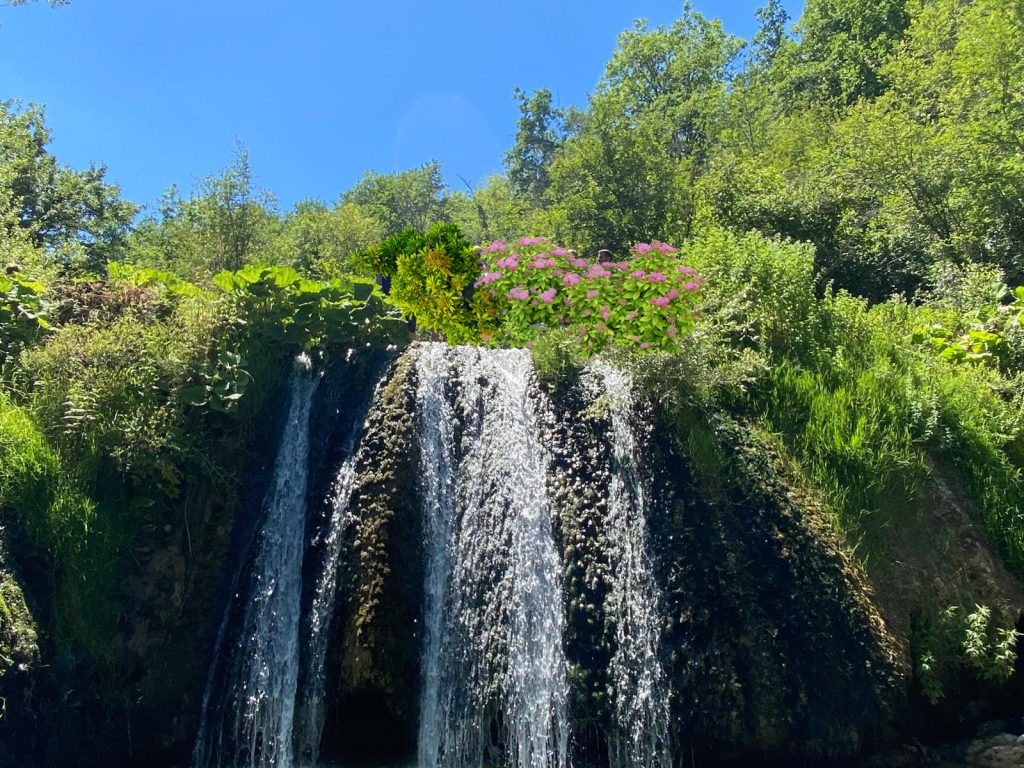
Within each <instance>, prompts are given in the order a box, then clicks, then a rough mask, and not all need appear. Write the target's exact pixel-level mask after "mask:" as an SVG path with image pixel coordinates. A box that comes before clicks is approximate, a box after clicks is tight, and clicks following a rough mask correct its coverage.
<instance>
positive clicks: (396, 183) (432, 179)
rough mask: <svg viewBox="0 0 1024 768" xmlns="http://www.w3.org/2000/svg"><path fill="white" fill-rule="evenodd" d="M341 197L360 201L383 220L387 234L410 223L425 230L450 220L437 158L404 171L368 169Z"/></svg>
mask: <svg viewBox="0 0 1024 768" xmlns="http://www.w3.org/2000/svg"><path fill="white" fill-rule="evenodd" d="M341 201H342V203H355V204H356V205H359V206H360V207H362V208H363V209H364V210H365V211H366V212H368V213H369V214H370V215H371V216H373V217H374V218H375V219H377V220H378V221H379V222H381V224H383V225H384V234H385V236H390V235H394V234H397V233H399V232H401V231H402V230H403V229H405V228H407V227H413V228H414V229H418V230H420V231H421V232H422V231H426V229H427V228H428V227H429V226H430V225H431V224H434V223H435V222H439V221H448V220H449V211H448V193H447V188H446V187H445V184H444V179H443V178H442V176H441V166H440V165H439V164H438V163H437V162H436V161H434V162H430V163H427V164H426V165H422V166H420V167H419V168H412V169H410V170H407V171H402V172H401V173H392V174H387V175H381V174H378V173H374V172H373V171H367V172H366V173H365V174H364V175H363V177H362V178H361V179H360V180H359V181H358V182H356V184H355V186H353V187H352V188H351V189H349V190H348V191H347V192H345V194H344V195H342V198H341Z"/></svg>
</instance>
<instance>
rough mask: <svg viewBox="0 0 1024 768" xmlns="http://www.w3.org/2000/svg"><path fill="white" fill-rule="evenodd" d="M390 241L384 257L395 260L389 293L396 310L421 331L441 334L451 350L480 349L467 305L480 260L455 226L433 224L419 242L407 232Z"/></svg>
mask: <svg viewBox="0 0 1024 768" xmlns="http://www.w3.org/2000/svg"><path fill="white" fill-rule="evenodd" d="M394 240H395V242H393V243H387V241H385V242H386V245H385V247H384V249H383V252H385V253H388V254H395V255H394V258H395V268H394V273H393V275H394V276H393V278H392V282H391V293H390V298H391V301H392V302H393V303H394V304H395V306H397V307H399V308H400V309H401V310H402V311H403V312H404V313H405V314H406V315H407V316H410V317H415V318H416V323H417V325H418V326H419V327H420V328H423V329H425V330H428V331H433V332H435V333H439V334H442V335H443V336H444V337H445V338H446V339H447V340H448V341H449V342H451V343H452V344H474V343H479V341H480V331H479V324H478V321H477V318H476V316H475V315H474V312H473V306H472V303H471V301H470V291H471V290H472V287H473V283H474V282H475V281H476V279H477V278H478V277H479V275H480V265H479V259H478V256H477V251H476V249H475V248H473V246H472V245H471V244H470V242H469V241H468V240H467V239H466V238H465V237H464V236H463V235H462V232H461V230H460V229H459V228H458V226H456V225H455V224H435V225H434V226H432V227H431V228H430V229H429V230H427V232H426V234H424V235H422V236H419V237H416V236H413V235H412V233H410V232H409V231H406V232H405V233H402V234H401V235H397V236H396V238H395V239H394ZM399 249H401V250H399ZM389 258H391V256H389Z"/></svg>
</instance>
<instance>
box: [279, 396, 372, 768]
mask: <svg viewBox="0 0 1024 768" xmlns="http://www.w3.org/2000/svg"><path fill="white" fill-rule="evenodd" d="M385 380H386V379H385V378H381V379H380V380H379V381H378V382H377V385H376V387H375V388H374V392H373V397H372V398H371V399H370V402H371V403H372V402H373V401H374V400H376V397H377V394H378V393H379V392H380V390H381V387H382V386H383V384H384V382H385ZM364 426H365V421H364V420H363V419H356V421H355V423H354V424H353V426H352V431H351V433H350V435H349V438H348V440H347V443H346V445H345V446H344V454H345V456H346V458H345V460H344V461H343V462H342V463H341V467H340V468H339V469H338V473H337V475H336V476H335V478H334V483H333V484H332V486H331V491H330V506H331V517H330V520H329V521H328V525H327V527H326V529H325V530H324V532H323V549H324V555H323V560H322V562H321V563H320V567H319V569H318V571H317V576H316V583H315V586H314V592H313V603H312V605H311V606H310V615H309V621H308V622H307V625H306V633H305V638H304V655H305V664H304V665H303V669H302V677H301V678H300V680H301V682H302V689H301V696H300V697H299V700H298V701H297V702H296V707H297V710H298V711H297V712H296V716H295V742H296V744H295V751H296V755H297V756H298V759H299V760H300V761H301V764H302V765H310V766H315V765H316V764H317V761H318V759H319V754H320V737H321V736H322V734H323V727H324V717H325V715H326V711H325V704H326V697H327V679H326V675H325V661H326V659H327V643H328V641H329V640H330V630H331V621H332V619H333V618H334V606H335V595H336V591H337V581H338V562H339V560H340V558H341V549H342V542H343V541H344V538H345V532H346V531H347V530H348V529H349V528H350V526H351V524H352V523H353V521H354V517H355V516H354V514H353V510H352V508H351V501H352V493H353V491H355V487H356V461H357V459H358V454H357V452H356V447H357V446H358V444H359V438H360V437H361V436H362V433H363V427H364Z"/></svg>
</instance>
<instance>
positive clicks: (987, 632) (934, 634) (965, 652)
mask: <svg viewBox="0 0 1024 768" xmlns="http://www.w3.org/2000/svg"><path fill="white" fill-rule="evenodd" d="M911 639H912V651H913V654H914V657H915V669H914V673H915V677H916V678H917V681H918V684H919V685H920V686H921V692H922V694H923V695H924V697H925V698H926V699H927V700H928V701H929V702H930V703H931V704H936V703H938V701H939V700H940V699H941V698H943V696H945V691H946V687H947V685H948V684H949V683H950V682H952V681H953V679H954V678H955V677H957V676H960V677H964V676H966V677H967V678H972V679H974V680H975V681H977V682H981V683H987V684H998V683H1002V682H1005V681H1007V680H1009V679H1010V677H1011V676H1012V675H1013V670H1014V665H1015V663H1016V661H1017V651H1016V646H1017V641H1018V640H1019V639H1020V633H1019V632H1018V631H1017V630H1015V629H1013V628H1012V627H999V626H998V625H997V623H996V622H995V620H994V619H993V616H992V610H991V609H990V608H989V607H988V606H985V605H976V606H975V607H974V610H968V609H966V608H963V607H961V606H956V605H953V606H949V607H948V608H946V609H945V610H943V611H942V613H941V614H940V615H939V617H938V620H937V621H935V622H933V623H932V624H930V625H929V626H922V627H918V628H917V629H916V630H915V632H914V634H913V637H912V638H911Z"/></svg>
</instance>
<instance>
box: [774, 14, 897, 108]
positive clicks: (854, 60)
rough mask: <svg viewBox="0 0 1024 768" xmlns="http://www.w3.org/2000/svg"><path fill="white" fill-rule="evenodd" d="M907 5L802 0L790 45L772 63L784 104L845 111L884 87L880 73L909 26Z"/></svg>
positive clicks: (884, 82)
mask: <svg viewBox="0 0 1024 768" xmlns="http://www.w3.org/2000/svg"><path fill="white" fill-rule="evenodd" d="M906 6H907V0H808V2H807V5H806V6H805V7H804V12H803V15H802V16H801V17H800V20H799V21H798V22H797V23H796V26H795V27H794V31H795V32H796V33H797V35H798V38H799V39H798V42H797V43H796V44H795V45H790V46H786V47H785V48H784V51H783V55H780V56H779V57H777V59H776V63H777V65H779V66H780V67H781V68H782V72H780V73H779V74H780V79H781V80H783V82H784V86H783V88H784V92H785V98H784V101H785V102H786V103H788V104H790V105H791V106H800V107H803V106H810V105H814V104H815V103H818V102H824V103H825V104H828V105H832V106H835V107H845V106H848V105H850V104H853V103H854V102H855V101H857V99H860V98H866V99H873V98H877V97H878V96H880V95H881V94H882V93H884V92H885V89H886V88H887V84H888V83H887V78H886V77H885V76H884V74H883V72H882V69H883V66H884V65H885V63H886V61H888V59H889V57H890V56H891V55H892V53H893V52H894V51H895V50H896V47H897V45H898V43H899V41H900V39H901V38H902V36H903V33H904V31H905V30H906V28H907V25H908V23H909V21H910V17H909V15H908V13H907V7H906Z"/></svg>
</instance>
